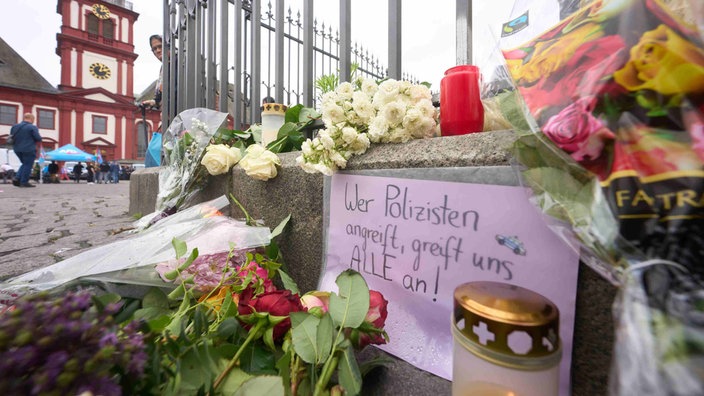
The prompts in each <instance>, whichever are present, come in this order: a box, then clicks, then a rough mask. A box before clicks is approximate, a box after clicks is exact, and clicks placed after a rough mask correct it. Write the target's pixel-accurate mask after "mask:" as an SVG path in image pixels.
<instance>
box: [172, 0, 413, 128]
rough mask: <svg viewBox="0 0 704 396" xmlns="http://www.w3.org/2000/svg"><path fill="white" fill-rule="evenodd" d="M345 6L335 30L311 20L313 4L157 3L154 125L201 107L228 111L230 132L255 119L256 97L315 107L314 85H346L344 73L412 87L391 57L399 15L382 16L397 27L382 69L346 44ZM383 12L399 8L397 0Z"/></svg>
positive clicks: (308, 0) (241, 0)
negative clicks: (160, 68)
mask: <svg viewBox="0 0 704 396" xmlns="http://www.w3.org/2000/svg"><path fill="white" fill-rule="evenodd" d="M350 1H351V0H341V1H340V9H341V12H340V26H342V27H341V28H338V27H334V26H333V24H331V23H330V22H327V21H318V20H317V19H314V18H313V0H304V3H303V10H302V11H301V10H292V9H291V8H290V7H289V8H288V9H286V8H285V7H284V1H283V0H274V1H273V2H272V1H267V2H266V3H265V4H264V3H263V2H262V1H261V0H164V44H165V48H164V64H165V67H164V76H163V77H164V78H163V81H164V82H165V83H164V90H163V91H164V92H163V95H164V96H163V100H162V120H164V122H163V123H162V124H163V125H168V124H169V123H170V121H171V120H172V119H173V117H175V115H176V114H178V113H179V112H180V111H182V110H184V109H187V108H193V107H206V108H211V109H217V110H220V111H226V112H228V113H229V114H230V115H231V116H232V119H233V121H234V125H235V127H236V128H245V127H247V125H249V124H251V123H255V122H259V121H260V104H261V102H262V100H263V99H267V100H271V99H273V100H274V101H276V102H278V103H284V104H287V105H295V104H298V103H301V104H303V105H305V106H310V107H315V106H316V98H317V97H318V95H319V93H320V91H319V89H318V88H316V85H315V81H316V80H318V79H319V78H320V77H322V76H331V78H333V79H335V81H348V80H349V78H350V71H351V70H352V69H355V70H356V73H357V74H356V75H362V76H365V77H370V78H374V79H378V80H380V79H384V78H387V77H390V78H396V79H405V80H409V81H411V82H414V83H418V80H417V79H416V78H414V77H413V76H412V75H411V74H410V73H401V72H400V59H394V58H395V57H396V56H397V57H398V58H400V50H398V48H396V47H400V44H401V42H400V41H401V39H400V16H399V15H400V13H398V14H399V15H396V13H393V15H392V13H391V12H390V13H389V15H390V20H391V19H394V20H396V21H395V22H393V23H391V22H390V26H392V25H393V26H397V29H398V32H397V33H395V34H394V35H391V34H390V37H394V38H393V42H392V40H391V39H390V40H389V47H390V50H389V56H390V60H389V62H390V64H392V65H393V66H391V67H389V66H386V65H384V64H383V62H382V61H381V58H380V57H379V56H378V55H376V54H373V53H371V52H370V51H369V50H368V49H367V48H365V47H364V46H363V45H361V44H359V43H354V44H353V43H351V41H350V39H349V25H350V20H349V18H350V16H349V15H350V13H349V4H350ZM389 7H390V8H389V10H390V11H391V10H392V9H396V8H399V9H400V0H390V1H389ZM392 50H393V51H392ZM221 92H226V93H227V94H226V95H220V93H221ZM221 109H222V110H221Z"/></svg>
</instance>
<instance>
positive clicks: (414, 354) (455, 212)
mask: <svg viewBox="0 0 704 396" xmlns="http://www.w3.org/2000/svg"><path fill="white" fill-rule="evenodd" d="M527 194H528V193H527V191H526V190H525V189H524V188H522V187H511V186H496V185H484V184H469V183H456V182H443V181H428V180H415V179H398V178H388V177H376V176H360V175H350V174H339V173H338V174H335V175H334V176H333V177H332V182H331V191H330V201H329V202H328V203H327V204H328V205H329V206H328V207H329V213H330V218H329V226H328V234H327V248H326V253H325V254H326V263H325V270H324V273H323V277H322V280H321V285H320V289H321V290H336V285H335V278H336V277H337V275H339V273H340V272H342V271H343V270H345V269H347V268H352V269H355V270H357V271H358V272H360V273H361V274H362V275H363V276H364V278H365V280H366V281H367V283H368V285H369V288H370V289H373V290H378V291H380V292H382V293H383V294H384V296H385V297H386V299H387V300H388V301H389V316H388V318H387V322H386V331H387V332H388V334H389V337H390V342H389V343H388V344H387V345H383V346H381V349H383V350H385V351H387V352H389V353H391V354H393V355H395V356H397V357H399V358H401V359H403V360H405V361H407V362H409V363H411V364H413V365H415V366H416V367H419V368H421V369H423V370H426V371H429V372H431V373H433V374H435V375H438V376H441V377H443V378H446V379H451V377H452V351H453V338H452V333H451V317H452V306H453V292H454V289H455V288H456V287H457V286H458V285H460V284H462V283H465V282H470V281H496V282H504V283H510V284H515V285H518V286H522V287H524V288H527V289H530V290H534V291H536V292H538V293H540V294H542V295H543V296H545V297H547V298H548V299H549V300H551V301H553V302H554V303H555V304H556V305H557V307H558V309H559V311H560V339H561V342H562V348H563V351H562V360H561V361H560V394H561V395H569V393H570V392H569V378H570V366H571V356H572V334H573V330H574V309H575V308H574V307H575V299H576V288H577V270H578V263H579V261H578V255H577V254H576V253H575V252H574V251H573V250H572V249H570V248H569V247H568V246H567V244H566V243H564V242H563V241H562V240H561V239H560V238H558V237H557V236H556V235H555V234H554V233H553V232H552V231H551V230H550V229H549V228H548V226H547V225H546V223H545V221H544V219H543V217H542V215H541V214H540V213H539V212H538V210H537V209H536V208H534V207H533V206H532V205H531V204H530V202H529V201H528V195H527ZM509 239H510V241H509ZM501 240H503V242H504V243H501Z"/></svg>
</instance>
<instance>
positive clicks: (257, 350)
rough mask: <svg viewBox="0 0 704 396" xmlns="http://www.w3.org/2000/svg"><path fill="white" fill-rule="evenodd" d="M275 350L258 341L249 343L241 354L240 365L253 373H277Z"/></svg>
mask: <svg viewBox="0 0 704 396" xmlns="http://www.w3.org/2000/svg"><path fill="white" fill-rule="evenodd" d="M275 363H276V359H275V355H274V351H273V350H271V349H268V348H265V347H264V346H263V345H261V344H258V343H253V344H249V345H248V346H247V348H245V350H244V351H243V352H242V355H240V367H241V368H242V369H243V370H244V371H246V372H248V373H251V374H260V375H261V374H276V370H275Z"/></svg>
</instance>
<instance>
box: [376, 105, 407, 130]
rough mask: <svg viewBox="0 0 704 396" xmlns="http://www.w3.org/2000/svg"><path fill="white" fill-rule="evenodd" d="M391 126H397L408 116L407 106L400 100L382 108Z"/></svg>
mask: <svg viewBox="0 0 704 396" xmlns="http://www.w3.org/2000/svg"><path fill="white" fill-rule="evenodd" d="M380 112H381V114H382V115H383V116H384V118H385V119H386V122H387V123H388V124H389V126H390V127H395V126H397V125H399V124H400V123H401V122H403V117H405V116H406V107H405V106H404V105H403V104H402V103H399V102H391V103H388V104H387V105H386V106H384V107H382V108H381V110H380Z"/></svg>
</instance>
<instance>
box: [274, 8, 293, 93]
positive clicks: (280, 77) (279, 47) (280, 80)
mask: <svg viewBox="0 0 704 396" xmlns="http://www.w3.org/2000/svg"><path fill="white" fill-rule="evenodd" d="M285 12H286V11H285V8H284V0H276V30H275V31H276V46H275V47H276V57H275V59H276V68H275V76H274V81H275V82H274V83H275V84H276V95H275V97H276V103H285V102H284V15H285ZM285 104H287V105H289V104H290V103H285Z"/></svg>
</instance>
